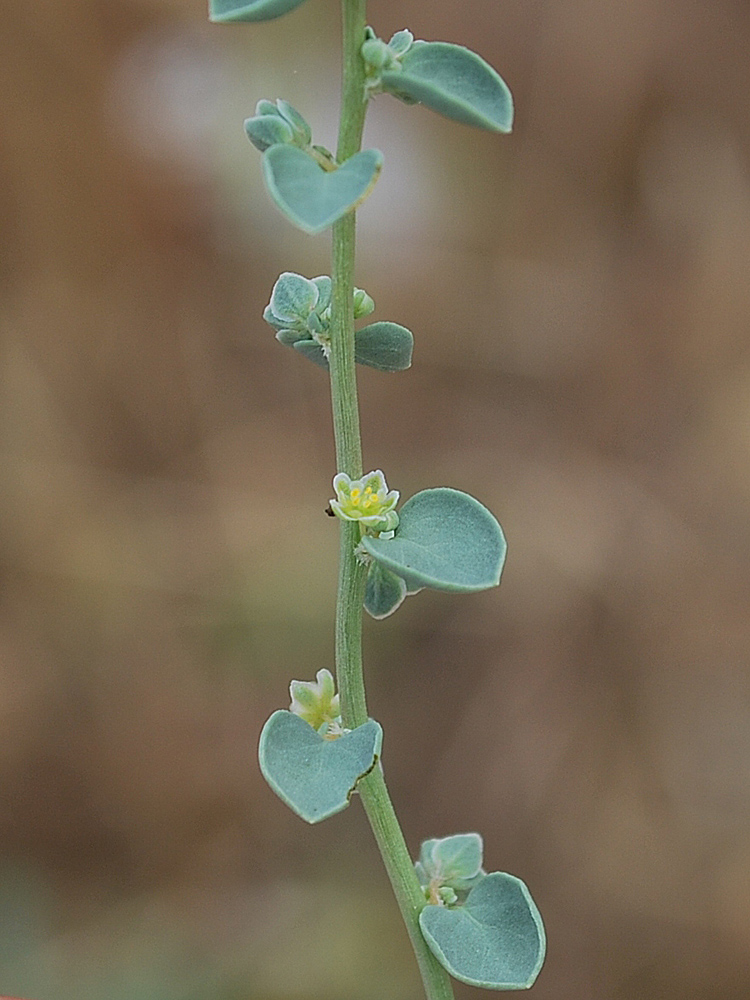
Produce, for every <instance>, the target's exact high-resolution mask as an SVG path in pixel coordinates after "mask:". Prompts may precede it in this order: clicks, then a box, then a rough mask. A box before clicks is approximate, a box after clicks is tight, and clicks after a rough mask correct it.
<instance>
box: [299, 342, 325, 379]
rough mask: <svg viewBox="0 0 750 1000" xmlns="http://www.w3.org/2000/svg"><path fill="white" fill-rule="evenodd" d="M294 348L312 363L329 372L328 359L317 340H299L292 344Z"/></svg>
mask: <svg viewBox="0 0 750 1000" xmlns="http://www.w3.org/2000/svg"><path fill="white" fill-rule="evenodd" d="M292 347H293V348H294V349H295V351H297V353H298V354H301V355H302V356H303V357H304V358H307V359H308V361H312V362H314V363H315V364H316V365H319V366H320V367H321V368H325V370H326V371H328V358H327V357H326V356H325V354H324V353H323V348H322V347H321V346H320V344H319V343H318V342H317V340H297V341H295V342H294V343H293V344H292Z"/></svg>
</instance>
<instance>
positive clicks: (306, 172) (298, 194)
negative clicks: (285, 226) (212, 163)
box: [263, 146, 383, 233]
mask: <svg viewBox="0 0 750 1000" xmlns="http://www.w3.org/2000/svg"><path fill="white" fill-rule="evenodd" d="M382 166H383V154H382V153H381V152H380V151H379V150H377V149H365V150H362V152H361V153H356V154H355V155H354V156H352V157H351V158H350V159H349V160H347V161H346V162H345V163H342V165H341V166H340V167H337V168H336V169H335V170H331V171H327V170H324V169H323V168H322V167H321V166H319V165H318V164H317V163H316V162H315V160H313V159H312V158H311V157H310V156H308V155H307V153H305V152H303V151H302V150H301V149H298V148H297V147H296V146H271V148H270V149H267V150H266V152H265V153H264V154H263V176H264V177H265V180H266V186H267V187H268V191H269V194H270V195H271V197H272V198H273V200H274V201H275V202H276V205H277V206H278V208H279V209H281V211H282V212H283V213H284V215H286V217H287V218H288V219H289V221H290V222H293V223H294V225H295V226H298V227H299V228H300V229H303V230H304V231H305V232H306V233H320V232H322V231H323V230H324V229H326V228H327V227H328V226H330V225H333V223H334V222H337V221H338V220H339V219H340V218H342V216H344V215H346V214H347V212H351V211H352V210H353V209H355V208H356V207H357V206H358V205H360V204H361V203H362V202H363V201H364V200H365V198H366V197H367V195H368V194H369V193H370V191H371V190H372V189H373V187H374V185H375V182H376V181H377V179H378V176H379V174H380V171H381V168H382Z"/></svg>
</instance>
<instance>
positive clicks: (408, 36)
mask: <svg viewBox="0 0 750 1000" xmlns="http://www.w3.org/2000/svg"><path fill="white" fill-rule="evenodd" d="M413 42H414V35H412V33H411V32H410V31H409V29H408V28H404V29H403V30H402V31H397V32H396V34H395V35H392V36H391V40H390V41H389V42H388V48H389V49H390V50H391V52H392V53H393V55H394V56H396V57H398V58H399V59H400V58H402V57H403V56H405V55H406V53H407V52H408V51H409V49H410V48H411V47H412V43H413Z"/></svg>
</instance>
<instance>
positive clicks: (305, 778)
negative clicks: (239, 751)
mask: <svg viewBox="0 0 750 1000" xmlns="http://www.w3.org/2000/svg"><path fill="white" fill-rule="evenodd" d="M382 741H383V730H382V729H381V728H380V725H379V724H378V723H377V722H375V721H374V720H373V719H369V720H368V721H367V722H365V723H364V725H362V726H358V727H357V728H356V729H353V730H352V731H351V732H348V733H346V732H345V733H344V735H343V736H339V737H337V738H336V739H324V738H323V737H322V736H321V735H320V734H319V733H317V732H316V731H315V730H314V729H313V728H312V726H310V725H309V724H308V723H307V722H305V721H304V719H301V718H300V717H299V716H298V715H293V714H292V713H291V712H287V711H285V710H284V709H279V710H278V711H276V712H274V713H273V715H272V716H271V718H270V719H269V720H268V721H267V722H266V724H265V726H264V727H263V731H262V732H261V734H260V744H259V747H258V759H259V762H260V769H261V771H262V773H263V777H264V778H265V779H266V781H267V782H268V784H269V785H270V786H271V788H272V789H273V790H274V792H276V794H277V795H278V796H279V798H280V799H281V800H282V801H283V802H285V803H286V804H287V805H288V806H289V808H290V809H292V810H293V811H294V812H296V813H297V815H298V816H301V817H302V819H304V820H306V821H307V822H308V823H319V822H320V821H321V820H324V819H327V818H328V817H329V816H333V815H335V813H337V812H341V810H342V809H345V808H346V807H347V805H348V804H349V799H350V797H351V795H352V793H353V791H354V789H355V787H356V784H357V782H358V781H359V779H360V778H362V777H363V776H364V775H365V774H368V773H369V772H370V771H371V770H372V768H373V767H374V766H375V764H376V763H377V760H378V757H379V756H380V749H381V745H382Z"/></svg>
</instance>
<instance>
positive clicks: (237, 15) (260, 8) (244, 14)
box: [208, 0, 305, 23]
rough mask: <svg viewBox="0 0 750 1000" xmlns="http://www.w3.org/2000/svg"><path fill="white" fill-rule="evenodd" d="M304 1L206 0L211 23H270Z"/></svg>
mask: <svg viewBox="0 0 750 1000" xmlns="http://www.w3.org/2000/svg"><path fill="white" fill-rule="evenodd" d="M304 2H305V0H208V17H209V20H211V21H216V22H219V23H221V22H223V21H270V20H271V19H272V18H274V17H281V16H282V14H286V13H288V12H289V11H290V10H294V8H295V7H299V5H300V4H301V3H304Z"/></svg>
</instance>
